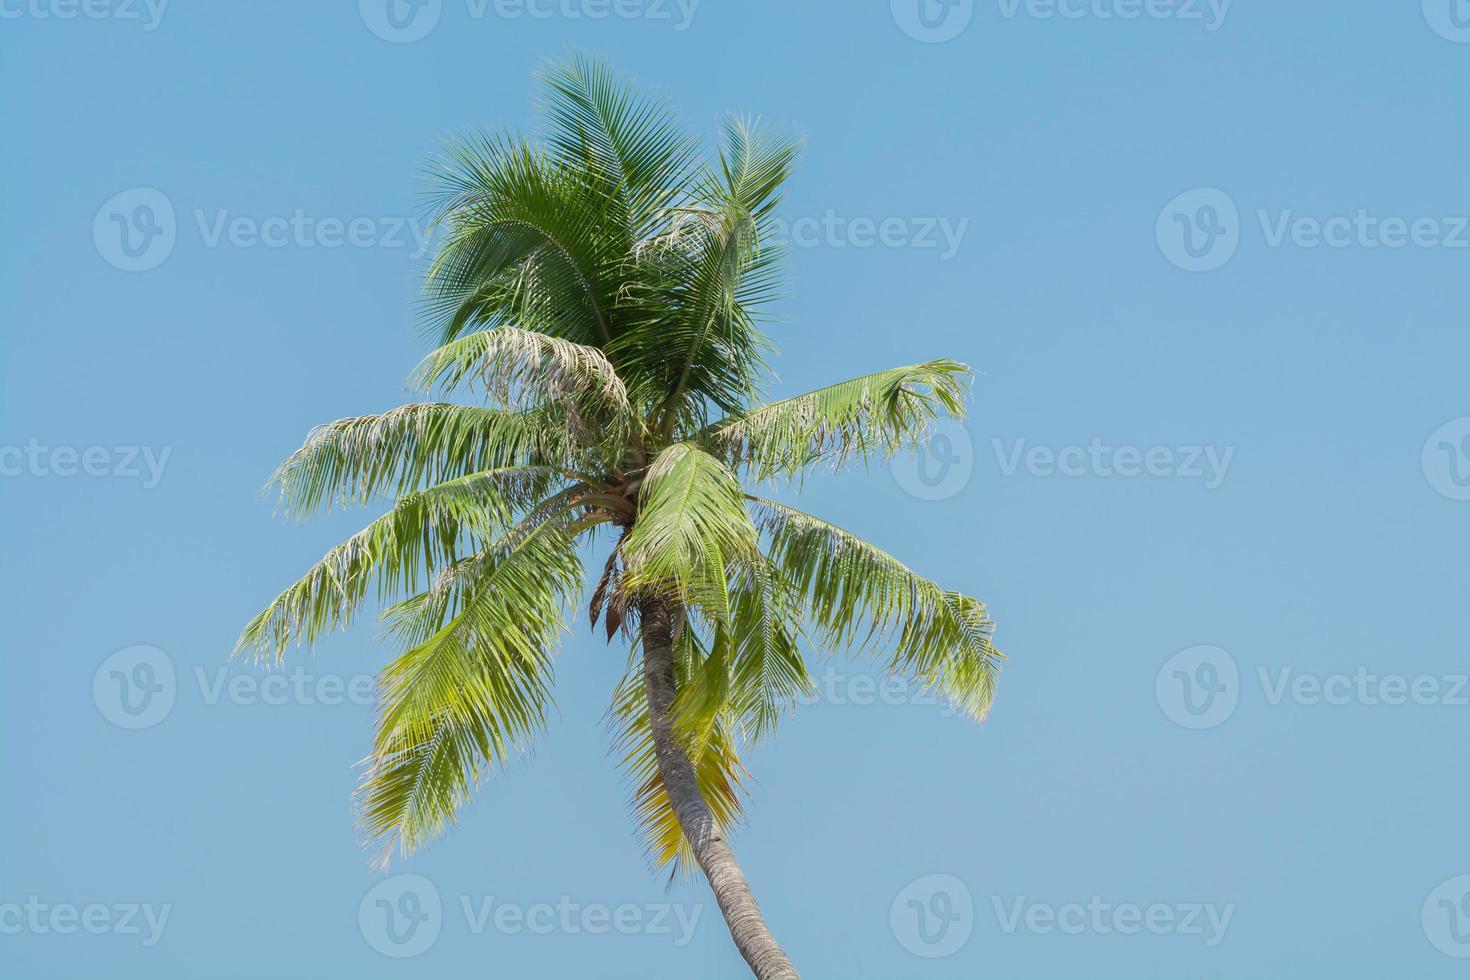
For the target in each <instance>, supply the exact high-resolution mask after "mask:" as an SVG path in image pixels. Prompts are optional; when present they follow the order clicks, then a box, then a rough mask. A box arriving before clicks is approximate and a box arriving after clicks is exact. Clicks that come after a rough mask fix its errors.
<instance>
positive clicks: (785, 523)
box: [748, 497, 1004, 720]
mask: <svg viewBox="0 0 1470 980" xmlns="http://www.w3.org/2000/svg"><path fill="white" fill-rule="evenodd" d="M748 499H749V500H751V502H752V504H753V506H754V508H755V511H756V523H757V525H758V526H759V527H760V529H761V531H762V533H763V534H765V535H766V536H767V538H768V541H769V555H770V558H771V561H772V562H773V563H774V564H775V565H776V567H777V568H779V569H780V570H781V573H782V574H783V575H784V576H786V578H787V579H789V580H790V581H791V582H792V583H793V584H794V585H795V586H796V588H797V589H798V590H799V591H800V593H801V594H802V596H803V597H804V600H805V606H806V610H807V613H808V615H809V617H810V620H811V621H812V623H813V624H814V625H815V626H816V628H817V629H818V630H819V631H820V633H821V634H822V635H823V637H824V638H825V639H826V640H827V641H828V642H829V643H831V644H832V645H833V646H835V647H839V648H846V647H851V646H853V645H855V644H856V645H859V646H868V645H871V644H873V643H875V642H877V641H879V640H883V641H886V642H890V643H892V644H893V654H892V658H891V660H890V662H889V669H891V670H893V671H896V672H900V673H907V674H909V675H910V676H912V677H914V678H915V679H916V680H918V681H919V682H920V683H922V684H924V685H926V686H927V687H929V688H930V689H932V690H934V691H936V692H937V693H939V694H940V695H942V696H943V697H944V698H946V699H947V700H948V701H949V702H950V703H951V704H953V705H954V706H955V707H956V708H957V709H959V710H961V711H963V712H965V713H966V714H968V715H970V716H971V717H973V718H975V719H976V720H981V719H983V718H984V717H985V715H986V714H987V713H988V712H989V710H990V705H991V702H992V700H993V699H994V695H995V681H996V677H997V675H998V674H999V672H1000V662H1001V660H1003V659H1004V657H1003V655H1002V654H1001V653H1000V651H999V650H997V649H996V648H995V646H994V645H993V644H992V642H991V641H992V635H993V633H994V624H993V623H992V621H991V619H990V617H989V614H988V613H987V612H986V610H985V605H984V604H983V603H981V602H980V601H979V600H978V599H972V598H970V597H968V596H964V595H961V594H960V593H958V592H950V591H946V590H944V589H941V588H940V587H939V586H937V585H935V584H934V583H933V582H930V581H929V580H928V579H925V578H922V577H920V576H919V575H916V574H914V573H913V572H912V571H910V570H909V569H908V568H907V567H906V566H904V565H903V564H902V563H901V562H899V561H898V560H897V559H896V558H894V557H893V556H891V555H889V554H888V553H887V552H885V551H882V550H880V549H878V548H876V547H874V546H873V545H871V544H868V543H867V542H866V541H863V540H862V539H861V538H858V537H857V536H855V535H853V534H849V533H848V532H847V531H844V530H842V529H841V528H839V527H837V526H835V525H833V524H830V523H828V522H827V521H823V520H821V519H820V518H816V517H813V516H811V515H810V514H806V513H803V512H802V511H799V510H795V509H794V508H791V507H787V506H785V505H783V504H778V503H776V502H774V501H770V500H763V499H761V498H759V497H749V498H748Z"/></svg>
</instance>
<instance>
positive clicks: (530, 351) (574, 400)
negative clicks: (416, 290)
mask: <svg viewBox="0 0 1470 980" xmlns="http://www.w3.org/2000/svg"><path fill="white" fill-rule="evenodd" d="M466 382H477V383H478V386H479V387H480V388H481V390H483V391H484V392H485V393H486V394H488V395H489V396H490V397H491V398H492V399H494V400H495V401H497V402H499V403H500V404H501V405H502V406H505V407H508V408H513V409H519V410H527V409H534V408H537V407H541V406H544V405H546V404H547V403H555V404H559V405H561V406H563V407H564V408H565V409H566V410H567V413H568V417H569V418H570V419H573V420H576V421H583V420H584V419H585V420H586V421H591V422H594V423H601V424H602V425H603V427H604V431H605V432H607V433H608V434H610V435H614V436H616V435H617V434H621V433H626V432H627V431H628V429H629V428H630V427H631V426H632V424H633V418H632V406H631V405H629V403H628V390H627V388H626V387H625V386H624V384H623V379H622V378H620V377H618V373H617V371H616V370H614V369H613V366H612V364H611V362H609V361H608V359H607V356H606V355H604V354H603V353H602V351H600V350H598V349H597V348H596V347H588V346H586V345H584V344H574V343H572V342H571V341H569V340H562V339H561V338H559V337H549V336H547V335H546V334H543V333H537V332H536V331H534V330H523V329H521V328H519V327H493V328H491V329H488V330H479V331H476V332H474V333H469V334H465V335H463V336H461V337H458V338H456V339H454V340H451V341H450V342H449V343H447V344H445V345H444V346H442V347H440V348H438V349H437V350H435V351H433V352H432V353H430V354H429V356H428V357H426V358H424V360H423V361H422V362H421V363H420V364H419V366H418V367H417V368H416V369H415V371H414V373H413V375H412V376H411V377H410V378H409V383H410V384H411V385H413V386H414V387H417V388H419V389H422V390H427V389H429V388H431V387H433V386H434V385H435V384H441V383H442V385H443V387H444V390H445V391H453V390H454V389H455V388H457V387H459V386H460V385H462V384H464V383H466ZM589 417H590V418H589Z"/></svg>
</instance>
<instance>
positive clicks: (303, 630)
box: [236, 467, 564, 661]
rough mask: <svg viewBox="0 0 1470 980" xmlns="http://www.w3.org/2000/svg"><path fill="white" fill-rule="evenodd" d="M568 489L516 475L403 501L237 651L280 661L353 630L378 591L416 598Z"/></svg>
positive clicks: (541, 472) (549, 479) (269, 611)
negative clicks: (518, 516)
mask: <svg viewBox="0 0 1470 980" xmlns="http://www.w3.org/2000/svg"><path fill="white" fill-rule="evenodd" d="M561 482H564V478H563V477H562V475H561V474H560V473H559V472H557V471H555V470H549V469H544V468H530V467H512V468H506V469H495V470H485V471H482V472H479V473H472V474H470V475H468V476H463V477H459V478H458V479H454V480H449V481H447V482H444V483H440V484H438V485H436V486H434V487H431V488H429V489H428V490H424V491H421V492H418V493H413V494H409V495H408V496H406V497H403V498H402V499H400V500H399V501H398V503H397V504H396V505H394V507H393V509H392V510H390V511H389V512H388V513H386V514H384V515H383V516H382V517H380V518H378V519H377V520H375V521H373V522H372V523H371V524H369V525H368V526H367V527H366V528H364V529H363V530H361V531H359V532H358V533H357V534H355V535H353V536H352V537H350V538H348V539H347V540H346V541H344V542H343V543H341V544H339V545H337V546H336V547H335V548H333V549H332V550H331V551H329V552H327V554H326V555H325V556H324V557H323V558H322V559H321V560H320V561H318V562H317V563H316V564H315V565H313V566H312V567H311V568H310V569H309V570H308V571H307V572H306V574H305V575H303V576H302V577H301V578H300V579H299V580H297V581H296V582H295V583H294V584H292V585H291V586H289V587H288V588H286V589H285V590H284V591H283V592H282V593H281V594H280V595H279V596H277V597H276V599H275V601H273V602H272V603H271V604H270V605H269V606H267V607H266V608H265V609H264V610H262V611H261V612H260V613H259V614H257V615H256V616H255V618H254V619H252V620H251V621H250V622H249V623H248V624H247V625H246V627H245V630H244V632H243V633H242V634H241V637H240V641H239V643H238V645H237V647H236V649H237V650H239V651H251V652H253V653H254V654H255V655H256V656H257V657H270V658H273V659H275V660H277V661H279V660H280V659H281V658H282V657H283V656H284V655H285V650H286V648H287V647H288V646H289V645H290V644H291V643H293V642H301V643H305V644H307V645H311V644H314V643H315V642H316V641H317V640H318V639H319V638H320V637H321V636H322V635H324V634H325V633H327V632H329V631H331V630H332V629H335V628H338V627H341V628H345V627H347V626H348V625H350V624H351V622H352V619H353V616H354V614H355V613H356V612H357V610H358V608H359V607H360V606H361V605H362V603H363V601H364V600H365V599H366V598H367V596H368V595H369V593H370V591H371V590H372V587H373V586H374V585H375V584H376V587H377V594H378V596H379V597H380V598H384V597H388V596H392V595H394V594H396V593H400V592H403V591H413V590H416V589H417V588H418V587H419V584H420V583H421V582H423V581H426V580H427V579H429V578H431V577H432V576H433V575H434V574H435V571H436V570H437V569H439V568H442V567H443V566H445V565H449V564H452V563H454V562H455V561H456V559H457V557H458V556H459V555H460V554H462V553H463V552H464V549H465V548H466V547H470V548H471V549H472V550H473V548H474V547H475V546H476V543H477V542H485V541H488V540H489V539H490V538H491V537H492V536H493V535H494V534H496V533H497V532H498V531H500V530H502V529H504V528H505V527H507V526H509V524H510V523H511V521H512V518H513V515H514V514H515V512H516V511H518V510H520V509H522V508H524V507H527V506H530V505H531V504H533V503H535V502H536V501H537V500H539V499H541V498H542V497H544V496H545V495H546V493H547V491H548V490H550V489H551V488H552V487H554V486H556V485H557V484H559V483H561Z"/></svg>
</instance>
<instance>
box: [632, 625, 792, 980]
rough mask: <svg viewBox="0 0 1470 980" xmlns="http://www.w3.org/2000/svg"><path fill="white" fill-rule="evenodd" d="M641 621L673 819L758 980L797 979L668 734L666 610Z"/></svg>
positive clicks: (670, 690)
mask: <svg viewBox="0 0 1470 980" xmlns="http://www.w3.org/2000/svg"><path fill="white" fill-rule="evenodd" d="M639 611H640V614H641V617H642V621H643V678H644V683H645V684H646V685H647V688H648V708H649V711H648V716H649V721H650V725H651V727H652V729H653V746H654V753H655V755H656V756H657V757H658V769H659V773H660V774H662V776H663V780H664V786H665V787H666V788H667V789H668V793H669V800H670V802H671V803H672V804H673V807H674V815H675V816H676V817H677V818H678V820H679V826H680V827H681V828H682V829H683V831H684V836H685V838H687V839H688V841H689V844H690V846H691V847H692V848H693V849H694V856H695V858H696V859H697V860H698V861H699V866H700V867H701V868H703V869H704V874H705V877H706V878H708V879H709V884H710V888H711V889H712V890H713V891H714V893H715V901H716V902H717V903H719V906H720V912H721V914H723V915H724V917H725V924H726V925H728V926H729V927H730V938H732V939H734V940H735V947H736V948H737V949H739V950H740V955H741V956H743V957H745V962H746V963H749V964H750V970H751V972H752V973H754V974H755V975H756V977H757V978H758V980H800V977H801V975H800V974H799V973H797V972H796V968H795V967H794V966H792V965H791V961H790V960H789V959H787V958H786V954H785V953H784V952H782V950H781V947H780V946H779V945H777V943H776V937H774V936H772V935H771V930H770V929H768V928H767V927H766V920H765V919H763V918H761V910H760V907H759V906H757V905H756V904H755V897H754V896H753V895H751V893H750V885H749V884H747V883H746V881H745V873H744V872H742V871H741V870H740V865H739V864H737V863H736V862H735V853H734V852H733V851H731V850H730V845H729V844H728V843H726V842H725V835H724V833H723V832H722V831H721V830H720V828H719V826H718V825H717V824H716V823H715V818H714V815H713V814H712V813H710V809H709V804H708V803H706V802H705V799H704V795H703V794H702V793H700V791H699V781H698V779H697V778H696V776H695V772H694V766H693V765H692V764H691V763H690V761H689V756H688V754H687V753H685V751H684V747H683V746H682V745H680V744H679V740H678V738H677V737H676V736H675V734H674V721H673V709H674V695H675V693H677V683H676V675H675V673H674V644H673V631H672V628H671V617H670V608H669V605H668V604H667V603H665V602H661V601H656V600H655V601H649V602H645V603H643V605H642V606H641V607H640V610H639Z"/></svg>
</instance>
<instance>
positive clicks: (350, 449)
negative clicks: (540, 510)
mask: <svg viewBox="0 0 1470 980" xmlns="http://www.w3.org/2000/svg"><path fill="white" fill-rule="evenodd" d="M565 431H566V427H565V424H564V423H563V422H562V420H561V418H560V416H559V415H558V414H557V413H554V412H547V411H530V412H509V411H503V410H500V409H495V408H484V407H481V406H478V405H454V404H448V403H430V404H419V405H405V406H403V407H401V408H395V409H393V410H392V411H389V412H384V413H383V414H381V415H361V416H357V417H355V418H347V419H341V420H339V421H336V422H332V423H329V424H327V425H323V426H320V427H318V428H316V429H314V430H312V432H311V433H310V435H308V436H307V439H306V442H305V443H304V444H303V445H302V447H301V448H300V449H298V450H296V452H294V453H292V454H291V456H290V457H289V458H288V459H287V460H286V461H285V462H284V463H282V464H281V465H280V467H279V468H278V469H277V470H276V472H275V473H274V474H273V475H272V477H271V482H270V485H273V486H275V487H277V488H279V490H280V499H281V506H282V508H283V509H284V510H285V512H286V513H287V514H288V515H290V516H302V515H305V514H308V513H311V512H312V511H315V510H318V509H326V508H330V507H332V506H334V505H338V506H342V507H347V506H350V505H353V504H366V503H369V502H371V501H372V500H373V499H374V498H375V497H379V496H384V495H401V494H405V493H412V492H414V491H416V490H422V489H425V488H427V487H429V486H432V485H434V484H436V483H442V482H443V481H445V480H453V479H455V478H457V477H462V476H468V475H469V474H471V473H477V472H480V471H483V470H490V469H497V468H502V467H509V466H557V467H560V468H566V467H569V466H570V465H571V464H572V463H573V462H574V460H573V459H572V458H571V450H570V447H568V445H567V443H566V437H565Z"/></svg>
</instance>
